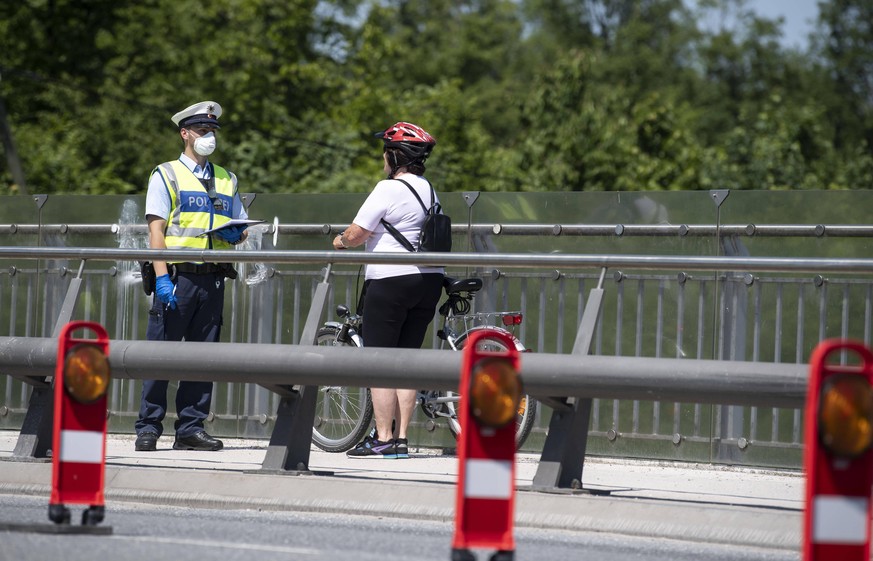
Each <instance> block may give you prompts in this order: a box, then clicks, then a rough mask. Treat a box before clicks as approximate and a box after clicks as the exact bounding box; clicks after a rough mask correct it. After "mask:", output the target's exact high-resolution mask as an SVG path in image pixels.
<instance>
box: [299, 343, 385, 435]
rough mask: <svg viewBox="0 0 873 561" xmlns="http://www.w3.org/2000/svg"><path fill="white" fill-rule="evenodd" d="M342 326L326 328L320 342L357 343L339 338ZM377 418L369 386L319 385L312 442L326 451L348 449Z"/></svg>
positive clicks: (332, 344) (330, 344)
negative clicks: (339, 339) (341, 341)
mask: <svg viewBox="0 0 873 561" xmlns="http://www.w3.org/2000/svg"><path fill="white" fill-rule="evenodd" d="M338 334H339V329H338V328H335V327H322V328H321V329H319V330H318V334H317V335H316V342H317V344H319V345H326V346H351V347H353V346H355V345H353V344H349V343H340V342H339V341H337V335H338ZM372 420H373V401H372V400H371V399H370V390H369V389H368V388H350V387H346V386H319V387H318V397H317V401H316V404H315V421H314V422H313V425H312V442H313V444H315V445H316V446H318V447H319V448H321V449H322V450H324V451H325V452H345V451H346V450H351V449H352V448H354V446H355V445H356V444H357V443H358V442H360V441H361V440H363V438H364V435H366V434H367V430H369V428H370V423H371V422H372Z"/></svg>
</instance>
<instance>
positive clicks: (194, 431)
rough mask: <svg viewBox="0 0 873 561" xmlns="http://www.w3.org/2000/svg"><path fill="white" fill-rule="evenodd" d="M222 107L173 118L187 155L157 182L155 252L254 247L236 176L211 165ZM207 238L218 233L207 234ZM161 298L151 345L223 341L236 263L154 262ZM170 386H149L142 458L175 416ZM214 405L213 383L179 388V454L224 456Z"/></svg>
mask: <svg viewBox="0 0 873 561" xmlns="http://www.w3.org/2000/svg"><path fill="white" fill-rule="evenodd" d="M219 117H221V106H220V105H219V104H217V103H215V102H214V101H203V102H200V103H195V104H194V105H191V106H190V107H187V108H185V109H183V110H182V111H179V112H178V113H176V114H175V115H173V123H175V124H176V126H178V127H179V135H180V136H181V138H182V142H183V143H184V151H183V152H182V154H181V155H180V156H179V159H178V160H174V161H170V162H165V163H163V164H161V165H159V166H158V167H156V168H155V169H154V170H153V171H152V174H151V177H150V179H149V186H148V194H147V195H146V208H145V214H146V220H147V221H148V230H149V247H150V248H151V249H191V250H203V249H231V248H232V247H233V246H234V245H236V244H239V243H241V242H243V241H244V240H245V239H246V231H245V226H237V225H228V226H225V227H224V228H221V229H218V230H215V228H220V227H221V226H222V224H227V223H228V222H229V221H230V220H231V219H246V218H248V217H247V215H246V212H245V209H244V208H243V205H242V201H241V200H240V197H239V192H238V190H237V179H236V176H235V175H234V174H232V173H230V172H229V171H227V170H225V169H224V168H222V167H220V166H218V165H215V164H214V163H212V162H210V161H209V160H208V157H209V155H210V154H212V152H213V151H214V150H215V145H216V131H218V129H219V128H220V127H219V125H218V118H219ZM207 230H215V231H214V232H213V233H209V234H204V233H205V232H206V231H207ZM153 265H154V270H155V276H156V281H155V298H154V301H153V305H152V308H151V310H150V311H149V322H148V331H147V338H148V340H149V341H181V340H182V339H185V340H186V341H207V342H213V341H218V340H219V337H220V335H221V323H222V311H223V309H224V280H225V276H230V277H231V278H235V276H236V272H235V271H233V268H232V267H231V265H230V264H229V263H225V264H222V263H202V262H197V261H190V262H173V263H167V262H163V261H155V262H154V264H153ZM167 386H168V383H167V381H166V380H147V381H145V382H143V388H142V401H141V403H140V409H139V418H138V419H137V421H136V435H137V437H136V444H135V448H136V450H155V449H156V447H157V441H158V438H159V437H160V436H161V434H162V432H163V425H162V421H163V419H164V416H165V415H166V410H167ZM211 400H212V382H179V388H178V390H177V391H176V413H177V416H178V419H177V420H176V423H175V432H176V439H175V442H174V443H173V448H174V449H176V450H220V449H221V448H222V447H223V443H222V442H221V441H220V440H218V439H216V438H214V437H212V436H210V435H209V434H208V433H207V432H206V431H205V430H204V428H203V421H204V419H206V417H207V415H208V414H209V407H210V402H211Z"/></svg>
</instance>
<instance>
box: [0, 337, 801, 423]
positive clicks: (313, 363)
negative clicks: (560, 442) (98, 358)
mask: <svg viewBox="0 0 873 561" xmlns="http://www.w3.org/2000/svg"><path fill="white" fill-rule="evenodd" d="M57 348H58V342H57V340H55V339H51V338H41V337H0V374H6V375H12V376H15V377H23V376H36V375H39V376H52V375H53V374H54V369H55V361H56V353H57ZM109 349H110V364H111V366H112V375H113V377H115V378H125V379H136V380H142V379H159V380H204V381H206V380H208V381H214V382H235V383H248V382H250V383H255V384H262V385H342V386H376V387H395V388H410V389H423V388H427V389H437V390H439V389H442V390H449V389H455V388H457V387H458V380H459V371H460V367H461V356H462V355H461V353H453V352H448V351H444V350H430V349H422V350H418V349H380V348H353V347H321V346H306V345H276V344H254V343H198V342H163V341H127V340H113V341H110V343H109ZM521 375H522V379H523V380H524V384H525V390H526V391H527V393H529V394H531V395H534V396H537V395H541V396H575V397H591V398H604V399H638V400H647V401H662V400H663V401H675V402H684V403H712V404H723V405H751V406H761V407H785V408H799V407H802V406H803V403H804V399H805V396H806V383H807V365H805V364H785V363H767V362H744V361H720V360H697V359H671V358H640V357H620V356H599V355H588V356H577V355H569V354H549V353H524V354H522V356H521Z"/></svg>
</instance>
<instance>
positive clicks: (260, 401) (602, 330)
mask: <svg viewBox="0 0 873 561" xmlns="http://www.w3.org/2000/svg"><path fill="white" fill-rule="evenodd" d="M70 228H72V226H70ZM813 233H814V232H813ZM190 256H191V254H190V253H187V252H173V251H166V252H155V251H151V250H144V249H116V248H59V247H42V248H34V247H29V248H27V247H3V248H0V260H3V262H4V263H8V264H9V266H8V267H7V268H6V270H5V271H2V270H0V335H6V336H25V337H40V336H41V337H46V336H49V335H50V331H51V327H52V325H53V320H54V318H56V317H57V315H58V310H59V307H60V306H61V304H62V302H63V299H64V294H65V292H66V288H67V286H68V285H69V283H70V279H71V278H73V277H74V276H75V275H76V271H77V269H78V266H79V263H80V262H83V261H84V262H85V263H86V266H85V267H84V270H83V272H82V297H81V299H80V301H79V303H78V304H77V309H76V311H75V317H76V318H80V319H93V320H95V321H100V322H101V323H103V324H104V325H106V326H107V328H109V330H110V333H111V334H112V337H113V338H114V339H127V340H133V339H138V338H141V337H143V334H144V333H145V328H144V326H145V318H146V314H145V311H146V310H147V300H146V297H145V296H144V294H143V293H142V292H141V290H140V287H139V284H138V282H137V280H136V275H135V267H134V263H135V262H136V261H137V260H144V259H149V258H156V257H158V258H166V259H179V258H182V259H190V258H191V257H190ZM197 256H198V259H203V260H209V261H215V260H219V261H232V262H236V263H238V264H239V267H240V269H241V272H242V273H243V275H241V279H240V281H238V282H235V283H229V284H231V285H232V286H231V290H230V293H229V297H228V299H227V308H226V313H225V325H226V327H227V329H226V330H225V333H224V334H223V340H226V341H228V342H248V343H268V344H290V343H297V342H298V341H299V338H300V336H301V333H302V324H303V318H305V316H306V312H307V310H308V309H309V305H310V302H311V299H312V294H313V291H314V289H315V286H316V285H317V284H318V282H319V280H320V278H321V275H322V272H321V268H322V267H323V266H324V265H325V264H327V263H330V264H333V266H334V274H333V280H332V285H331V289H330V292H329V295H328V310H330V309H332V307H333V305H335V304H337V303H354V301H355V299H356V296H357V292H358V285H359V278H358V273H357V267H356V265H360V264H362V263H365V262H371V263H376V262H378V263H391V262H407V263H419V264H424V263H436V264H443V265H447V266H448V270H449V273H450V274H452V275H453V276H463V275H465V274H471V275H472V274H478V275H479V276H483V277H484V278H485V279H486V289H485V290H484V291H483V293H482V294H481V295H480V296H478V297H477V300H476V301H475V305H476V307H477V309H478V310H481V311H493V310H496V309H519V310H521V311H522V312H524V314H525V318H526V319H525V321H524V323H523V324H522V326H521V327H522V331H521V333H520V334H519V335H520V338H521V339H522V340H523V341H524V343H525V344H526V345H527V346H528V347H529V348H532V349H534V350H536V351H538V352H545V353H558V354H561V353H568V352H569V351H570V349H571V347H572V343H573V340H574V338H575V336H576V333H577V331H578V327H579V323H580V320H581V317H582V314H583V311H584V309H585V306H586V304H587V302H588V299H589V291H590V290H591V289H592V288H593V287H594V286H595V285H596V284H597V280H598V277H599V270H600V269H604V268H605V269H608V270H609V271H610V272H611V275H610V276H609V277H608V278H607V281H606V283H605V285H604V297H603V303H602V313H601V316H600V321H599V322H598V323H597V326H596V331H595V333H594V335H593V341H592V346H591V354H595V355H602V356H616V357H634V358H677V359H701V360H703V359H715V360H733V361H755V362H773V363H780V362H789V363H795V364H802V363H804V362H805V359H806V357H807V356H808V354H809V351H810V350H811V349H812V347H813V346H814V345H815V343H817V342H818V341H819V340H820V339H822V338H825V337H835V336H837V337H852V338H856V339H860V340H862V341H864V342H866V343H868V344H869V342H870V325H871V309H873V298H871V281H870V273H871V272H873V260H868V259H829V258H823V259H812V258H751V257H676V256H653V255H551V254H549V255H541V254H479V253H474V254H467V253H452V254H447V255H439V256H436V257H434V256H427V255H411V254H382V255H379V254H366V255H365V254H363V253H361V252H329V251H276V250H273V251H228V252H208V251H206V252H198V253H197ZM836 275H840V276H836ZM327 315H329V314H326V315H325V317H324V319H328V317H327ZM4 329H5V333H4ZM430 341H431V342H432V344H434V346H435V343H436V341H437V340H436V338H435V336H432V338H431V339H430ZM29 391H30V388H29V386H28V385H27V384H25V383H22V382H21V381H19V380H12V379H8V378H0V398H2V404H0V426H3V427H15V426H16V425H17V424H20V422H21V420H22V419H23V411H24V409H25V408H26V404H27V398H28V395H29ZM138 403H139V383H138V382H136V381H135V380H125V381H122V383H120V384H114V385H113V389H112V396H111V402H110V411H111V419H110V428H111V430H115V431H131V430H132V425H133V416H134V415H135V413H136V410H137V408H138ZM277 405H278V397H277V396H276V395H275V394H273V393H272V392H270V391H268V390H266V389H264V388H263V387H260V386H258V385H256V384H247V383H242V382H227V383H222V384H219V386H218V388H217V391H216V392H215V403H214V407H213V412H214V416H213V418H212V419H211V420H210V422H211V423H212V429H211V430H215V432H217V433H218V434H224V435H229V436H234V435H238V436H249V437H266V436H267V435H269V434H270V432H271V430H272V426H273V423H274V421H275V412H276V407H277ZM548 417H549V410H548V409H546V410H544V412H543V415H542V419H541V420H540V421H539V423H538V429H537V431H536V433H535V436H534V437H533V438H532V439H531V440H530V441H529V446H530V447H531V448H536V447H537V446H540V445H541V444H542V443H543V441H544V439H545V433H546V430H545V426H546V424H547V419H548ZM591 419H592V424H591V436H592V438H591V444H590V446H589V451H590V452H593V453H602V454H610V455H617V456H622V455H626V456H646V457H660V458H672V459H690V460H698V461H723V462H731V463H747V464H753V465H781V466H797V465H799V457H800V447H801V441H800V430H799V427H800V412H799V410H798V409H795V408H781V407H751V406H748V407H736V406H720V405H710V404H706V403H678V402H670V401H659V400H645V399H631V400H628V399H618V398H615V399H606V398H599V399H595V400H594V402H593V408H592V416H591ZM419 431H420V432H419V435H418V438H419V441H420V442H422V443H425V444H427V443H432V444H445V443H446V442H447V434H446V433H447V431H439V430H438V431H435V432H433V433H431V432H428V431H427V430H426V429H425V428H424V424H423V423H421V424H420V425H419Z"/></svg>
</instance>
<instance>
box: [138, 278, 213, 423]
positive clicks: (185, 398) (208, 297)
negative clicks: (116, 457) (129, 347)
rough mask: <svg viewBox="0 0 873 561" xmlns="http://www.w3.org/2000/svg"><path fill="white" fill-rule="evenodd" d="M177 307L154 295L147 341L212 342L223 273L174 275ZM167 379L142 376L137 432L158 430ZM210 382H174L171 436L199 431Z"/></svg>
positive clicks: (210, 398)
mask: <svg viewBox="0 0 873 561" xmlns="http://www.w3.org/2000/svg"><path fill="white" fill-rule="evenodd" d="M175 283H176V292H175V295H176V309H175V310H173V309H170V308H169V307H168V306H166V305H165V304H164V303H162V302H161V301H160V300H159V299H158V298H157V296H155V299H154V303H153V304H152V309H151V310H150V311H149V323H148V330H147V333H146V338H147V339H148V340H149V341H182V340H183V339H184V340H185V341H203V342H215V341H218V340H219V338H220V337H221V322H222V312H223V309H224V274H223V273H218V272H209V273H205V274H198V273H188V272H179V273H178V274H177V275H176V279H175ZM168 385H169V384H168V382H167V381H166V380H146V381H144V382H143V386H142V401H141V402H140V409H139V419H138V420H137V422H136V433H137V434H142V433H144V432H154V433H155V434H157V435H158V436H160V435H161V434H162V433H163V425H162V421H163V420H164V416H165V415H166V413H167V387H168ZM212 386H213V382H179V388H178V389H177V390H176V414H177V415H178V417H179V418H178V419H177V420H176V423H175V429H176V437H177V438H184V437H187V436H191V435H192V434H195V433H197V432H199V431H201V430H203V421H204V420H205V419H206V417H207V415H209V406H210V402H211V400H212Z"/></svg>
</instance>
